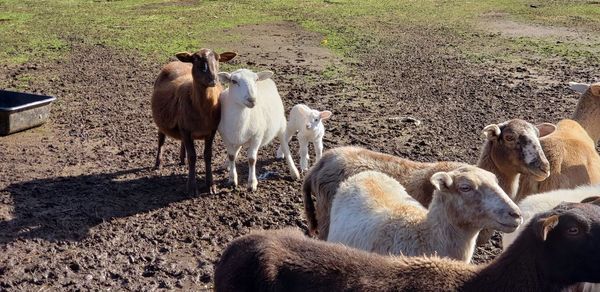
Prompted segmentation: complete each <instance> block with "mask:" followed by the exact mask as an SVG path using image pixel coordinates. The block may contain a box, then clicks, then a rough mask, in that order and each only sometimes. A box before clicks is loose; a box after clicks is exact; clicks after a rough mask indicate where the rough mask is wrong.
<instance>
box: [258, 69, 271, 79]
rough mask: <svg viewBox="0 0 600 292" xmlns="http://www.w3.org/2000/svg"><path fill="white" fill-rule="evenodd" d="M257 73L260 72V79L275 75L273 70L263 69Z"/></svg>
mask: <svg viewBox="0 0 600 292" xmlns="http://www.w3.org/2000/svg"><path fill="white" fill-rule="evenodd" d="M256 74H258V81H263V80H267V79H269V78H271V77H272V76H273V72H272V71H262V72H258V73H256Z"/></svg>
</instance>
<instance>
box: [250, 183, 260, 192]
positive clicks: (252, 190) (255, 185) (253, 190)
mask: <svg viewBox="0 0 600 292" xmlns="http://www.w3.org/2000/svg"><path fill="white" fill-rule="evenodd" d="M257 189H258V183H255V184H248V191H249V192H256V190H257Z"/></svg>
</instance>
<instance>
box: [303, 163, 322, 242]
mask: <svg viewBox="0 0 600 292" xmlns="http://www.w3.org/2000/svg"><path fill="white" fill-rule="evenodd" d="M312 174H313V172H312V171H311V172H310V173H309V174H308V175H307V176H306V177H305V178H304V183H303V184H302V192H303V194H304V211H305V212H306V220H307V221H308V235H310V236H316V235H317V234H318V230H317V228H318V224H317V214H316V212H315V202H314V201H313V199H312V188H311V183H312V180H311V177H312Z"/></svg>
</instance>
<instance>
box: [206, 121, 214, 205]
mask: <svg viewBox="0 0 600 292" xmlns="http://www.w3.org/2000/svg"><path fill="white" fill-rule="evenodd" d="M216 134H217V131H216V130H215V131H212V133H210V136H209V137H208V138H206V139H205V140H204V168H205V170H206V178H205V182H206V186H207V187H208V191H209V193H210V194H211V195H214V194H216V193H217V186H216V185H215V184H214V182H213V177H212V161H211V160H212V146H213V141H214V140H215V135H216Z"/></svg>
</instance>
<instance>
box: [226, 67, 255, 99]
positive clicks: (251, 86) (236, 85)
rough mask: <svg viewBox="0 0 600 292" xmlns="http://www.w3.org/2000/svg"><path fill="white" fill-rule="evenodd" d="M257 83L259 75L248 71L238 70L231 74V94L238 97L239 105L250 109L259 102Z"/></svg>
mask: <svg viewBox="0 0 600 292" xmlns="http://www.w3.org/2000/svg"><path fill="white" fill-rule="evenodd" d="M257 81H258V74H256V73H254V72H252V71H250V70H247V69H240V70H237V71H235V72H233V73H231V78H230V82H229V92H230V94H232V96H235V97H236V100H237V101H238V102H239V103H241V104H243V105H245V106H246V107H248V108H253V107H254V106H255V105H256V102H257V100H256V98H257V95H258V89H257V86H256V82H257Z"/></svg>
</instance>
